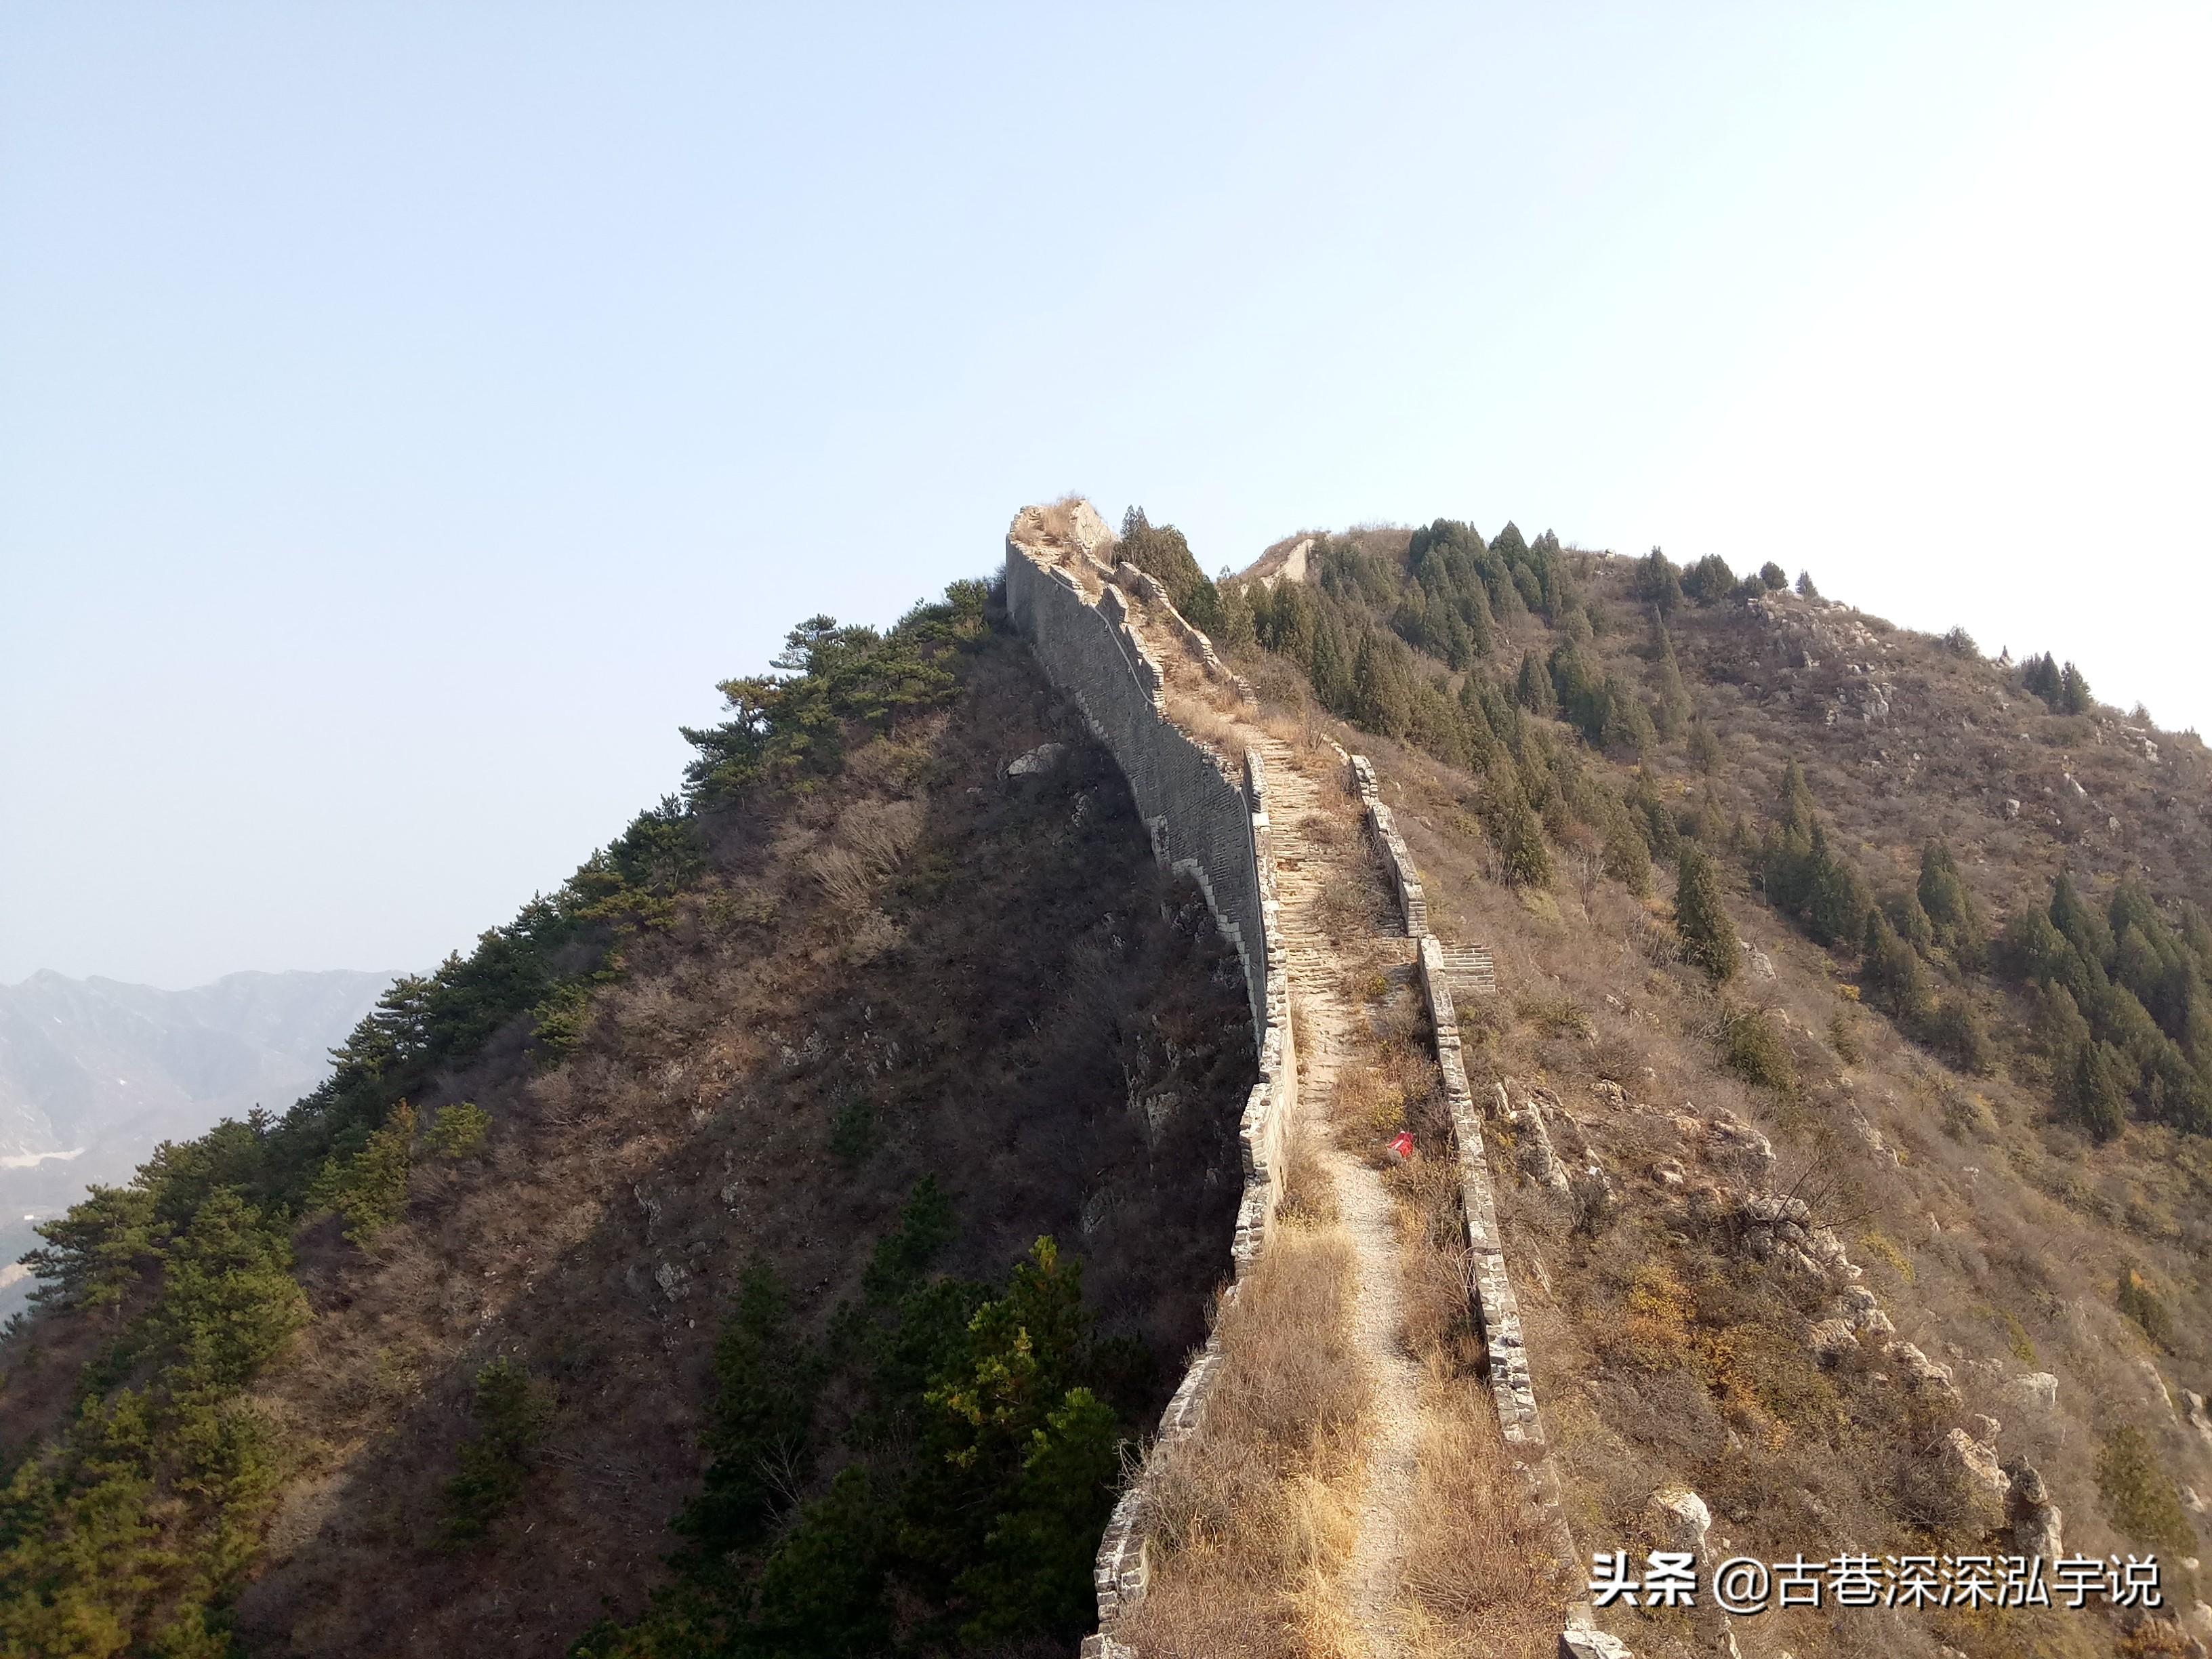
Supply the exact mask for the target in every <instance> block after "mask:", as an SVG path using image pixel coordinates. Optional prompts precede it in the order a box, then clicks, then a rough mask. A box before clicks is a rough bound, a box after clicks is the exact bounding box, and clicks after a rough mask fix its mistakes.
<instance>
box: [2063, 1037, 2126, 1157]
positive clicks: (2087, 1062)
mask: <svg viewBox="0 0 2212 1659" xmlns="http://www.w3.org/2000/svg"><path fill="white" fill-rule="evenodd" d="M2123 1069H2124V1060H2122V1059H2121V1056H2120V1054H2118V1051H2117V1050H2116V1049H2114V1048H2112V1045H2111V1044H2110V1043H2107V1042H2085V1043H2083V1044H2082V1045H2081V1049H2080V1051H2079V1052H2078V1053H2077V1054H2075V1059H2074V1071H2073V1074H2072V1076H2071V1077H2070V1078H2069V1079H2068V1086H2067V1091H2066V1097H2065V1104H2066V1105H2067V1106H2068V1107H2069V1109H2071V1110H2072V1112H2073V1114H2074V1115H2075V1118H2076V1119H2077V1120H2078V1121H2080V1122H2081V1127H2083V1128H2085V1129H2087V1131H2088V1132H2089V1136H2090V1138H2091V1139H2093V1140H2096V1141H2099V1142H2100V1143H2101V1142H2104V1141H2107V1140H2111V1139H2113V1138H2114V1137H2115V1136H2117V1135H2118V1133H2120V1131H2121V1130H2122V1129H2124V1128H2125V1127H2127V1121H2128V1102H2127V1093H2126V1091H2125V1090H2124V1089H2123V1088H2122V1087H2121V1085H2120V1080H2119V1079H2120V1076H2121V1073H2122V1071H2123Z"/></svg>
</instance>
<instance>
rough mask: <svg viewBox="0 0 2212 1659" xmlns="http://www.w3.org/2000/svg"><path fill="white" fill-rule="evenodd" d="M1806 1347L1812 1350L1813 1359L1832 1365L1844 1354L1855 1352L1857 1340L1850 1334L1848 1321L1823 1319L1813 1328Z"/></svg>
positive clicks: (1857, 1344)
mask: <svg viewBox="0 0 2212 1659" xmlns="http://www.w3.org/2000/svg"><path fill="white" fill-rule="evenodd" d="M1806 1345H1807V1346H1808V1347H1810V1348H1811V1349H1812V1350H1813V1357H1814V1358H1815V1359H1817V1360H1819V1361H1820V1363H1821V1364H1823V1365H1832V1364H1835V1363H1836V1362H1837V1361H1838V1359H1841V1358H1843V1357H1844V1355H1845V1354H1847V1353H1852V1352H1857V1348H1858V1346H1859V1340H1858V1338H1857V1336H1856V1335H1855V1334H1853V1333H1852V1330H1851V1328H1850V1323H1849V1322H1848V1321H1845V1320H1841V1319H1823V1320H1821V1321H1820V1322H1819V1323H1818V1324H1816V1325H1814V1327H1813V1329H1812V1332H1811V1334H1809V1335H1808V1337H1807V1339H1806Z"/></svg>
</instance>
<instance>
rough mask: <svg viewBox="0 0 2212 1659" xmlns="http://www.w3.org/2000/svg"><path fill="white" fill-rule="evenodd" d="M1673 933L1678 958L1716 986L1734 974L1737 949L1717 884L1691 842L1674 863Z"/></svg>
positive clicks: (1701, 851)
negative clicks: (1678, 944) (1679, 950)
mask: <svg viewBox="0 0 2212 1659" xmlns="http://www.w3.org/2000/svg"><path fill="white" fill-rule="evenodd" d="M1674 932H1675V934H1676V936H1677V937H1678V938H1679V939H1680V941H1681V946H1682V957H1683V959H1684V960H1685V961H1686V962H1689V963H1692V964H1693V965H1695V966H1697V967H1699V968H1701V969H1704V970H1705V973H1706V974H1707V975H1709V976H1710V977H1711V979H1712V980H1713V981H1715V982H1719V981H1723V980H1725V979H1727V978H1728V977H1729V975H1732V974H1734V973H1735V969H1736V957H1737V956H1738V954H1739V953H1740V951H1741V945H1738V944H1737V942H1736V933H1735V923H1733V922H1732V921H1729V915H1728V912H1727V911H1726V910H1725V909H1723V908H1722V905H1721V896H1720V884H1719V883H1718V881H1717V879H1716V878H1715V877H1714V875H1713V866H1712V861H1711V860H1710V859H1708V858H1707V857H1706V856H1705V849H1704V848H1700V847H1699V845H1698V844H1697V842H1693V841H1686V842H1683V843H1682V845H1681V851H1680V854H1678V855H1677V857H1676V860H1675V872H1674Z"/></svg>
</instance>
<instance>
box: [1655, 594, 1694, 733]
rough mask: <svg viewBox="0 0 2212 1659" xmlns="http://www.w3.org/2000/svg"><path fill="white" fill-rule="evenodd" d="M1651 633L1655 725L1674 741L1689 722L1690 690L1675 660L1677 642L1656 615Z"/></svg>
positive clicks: (1660, 731)
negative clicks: (1675, 644)
mask: <svg viewBox="0 0 2212 1659" xmlns="http://www.w3.org/2000/svg"><path fill="white" fill-rule="evenodd" d="M1651 632H1652V636H1653V637H1652V648H1651V690H1652V693H1653V697H1654V702H1653V705H1652V724H1653V725H1654V726H1656V727H1657V728H1658V731H1659V735H1660V736H1661V737H1662V738H1668V739H1669V740H1671V739H1673V738H1676V737H1679V736H1680V735H1681V731H1682V727H1683V726H1685V725H1686V724H1687V723H1688V720H1689V718H1690V691H1689V688H1688V687H1687V686H1686V685H1684V684H1682V670H1681V667H1680V665H1679V664H1678V663H1676V662H1675V660H1674V641H1673V640H1672V639H1671V638H1669V637H1668V633H1667V624H1666V623H1663V622H1661V621H1660V620H1659V619H1658V617H1656V615H1655V616H1654V617H1652V624H1651Z"/></svg>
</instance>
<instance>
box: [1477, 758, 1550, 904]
mask: <svg viewBox="0 0 2212 1659" xmlns="http://www.w3.org/2000/svg"><path fill="white" fill-rule="evenodd" d="M1488 805H1489V812H1488V815H1487V816H1488V818H1489V823H1488V828H1489V829H1490V833H1491V838H1492V840H1493V841H1495V842H1497V843H1498V860H1499V862H1500V864H1501V865H1502V866H1503V873H1504V878H1505V881H1506V884H1508V885H1509V886H1513V887H1542V886H1545V885H1547V884H1549V883H1550V881H1551V879H1552V854H1551V849H1550V848H1547V846H1546V845H1545V844H1544V825H1543V821H1542V820H1541V818H1539V817H1537V815H1536V809H1535V808H1534V806H1533V805H1530V804H1529V799H1528V793H1527V792H1526V790H1525V789H1524V788H1523V787H1522V779H1521V774H1520V771H1519V769H1517V768H1516V767H1515V766H1513V765H1512V764H1511V763H1510V762H1505V761H1504V760H1503V759H1502V757H1501V762H1500V763H1499V764H1498V766H1496V767H1495V768H1493V769H1492V772H1491V775H1490V791H1489V801H1488Z"/></svg>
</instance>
